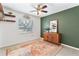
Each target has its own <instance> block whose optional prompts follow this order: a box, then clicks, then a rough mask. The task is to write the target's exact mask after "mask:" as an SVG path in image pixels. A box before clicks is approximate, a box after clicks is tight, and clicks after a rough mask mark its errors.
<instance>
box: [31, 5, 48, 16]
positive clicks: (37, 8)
mask: <svg viewBox="0 0 79 59" xmlns="http://www.w3.org/2000/svg"><path fill="white" fill-rule="evenodd" d="M32 7H33V8H34V9H35V10H32V11H31V12H36V13H37V15H39V14H40V12H43V13H47V12H48V11H46V10H44V9H46V8H47V5H43V4H38V5H36V7H35V6H33V5H32Z"/></svg>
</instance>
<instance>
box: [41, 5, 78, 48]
mask: <svg viewBox="0 0 79 59" xmlns="http://www.w3.org/2000/svg"><path fill="white" fill-rule="evenodd" d="M54 19H58V20H59V32H60V33H61V34H62V40H61V42H62V43H64V44H67V45H70V46H73V47H77V48H79V6H77V7H74V8H71V9H68V10H64V11H61V12H58V13H55V14H52V15H49V16H46V17H42V18H41V35H43V33H44V32H45V28H47V27H49V22H50V21H51V20H54Z"/></svg>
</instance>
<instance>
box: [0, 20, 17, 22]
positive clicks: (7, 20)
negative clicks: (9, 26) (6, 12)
mask: <svg viewBox="0 0 79 59" xmlns="http://www.w3.org/2000/svg"><path fill="white" fill-rule="evenodd" d="M0 21H4V22H16V21H15V20H0Z"/></svg>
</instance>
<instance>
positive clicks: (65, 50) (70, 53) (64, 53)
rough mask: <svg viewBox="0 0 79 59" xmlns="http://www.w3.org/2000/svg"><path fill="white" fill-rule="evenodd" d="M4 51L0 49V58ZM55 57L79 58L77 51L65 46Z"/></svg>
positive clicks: (78, 51)
mask: <svg viewBox="0 0 79 59" xmlns="http://www.w3.org/2000/svg"><path fill="white" fill-rule="evenodd" d="M4 55H5V51H4V49H0V56H4ZM56 56H79V50H75V49H72V48H69V47H66V46H63V48H62V49H61V51H59V53H58V54H57V55H56Z"/></svg>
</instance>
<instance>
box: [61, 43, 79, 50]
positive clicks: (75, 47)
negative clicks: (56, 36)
mask: <svg viewBox="0 0 79 59" xmlns="http://www.w3.org/2000/svg"><path fill="white" fill-rule="evenodd" d="M61 45H63V46H66V47H69V48H72V49H75V50H79V48H76V47H73V46H70V45H67V44H63V43H62V44H61Z"/></svg>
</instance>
